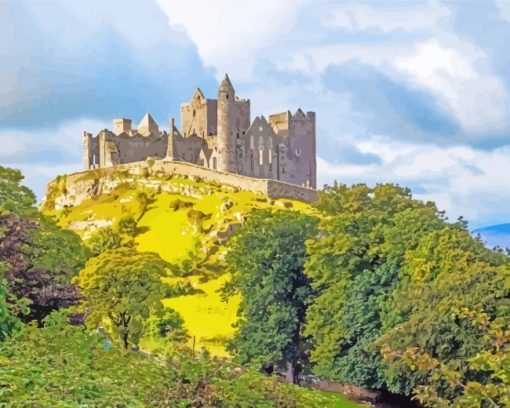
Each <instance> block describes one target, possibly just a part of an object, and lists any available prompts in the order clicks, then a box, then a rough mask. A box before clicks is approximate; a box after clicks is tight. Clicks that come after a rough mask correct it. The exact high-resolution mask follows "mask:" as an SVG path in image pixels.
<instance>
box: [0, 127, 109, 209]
mask: <svg viewBox="0 0 510 408" xmlns="http://www.w3.org/2000/svg"><path fill="white" fill-rule="evenodd" d="M105 127H111V126H110V124H109V123H106V122H103V121H98V120H94V119H79V120H75V121H71V122H67V123H63V124H61V125H60V126H59V127H57V128H52V129H51V128H50V129H44V130H41V129H37V130H35V129H32V130H8V129H2V130H0V163H1V165H2V166H7V167H13V168H17V169H20V170H21V171H22V172H23V174H24V175H25V177H26V180H25V181H26V184H27V185H28V186H29V187H30V188H31V189H32V190H34V192H35V193H36V194H37V197H38V199H39V200H42V198H43V195H44V189H45V186H46V184H47V183H48V182H49V181H50V180H52V179H54V178H55V177H56V176H57V175H59V174H69V173H73V172H77V171H82V170H83V164H82V141H83V139H82V136H83V131H85V130H86V131H89V132H92V133H93V134H97V133H98V132H99V131H100V130H101V129H104V128H105ZM55 155H58V158H57V157H55Z"/></svg>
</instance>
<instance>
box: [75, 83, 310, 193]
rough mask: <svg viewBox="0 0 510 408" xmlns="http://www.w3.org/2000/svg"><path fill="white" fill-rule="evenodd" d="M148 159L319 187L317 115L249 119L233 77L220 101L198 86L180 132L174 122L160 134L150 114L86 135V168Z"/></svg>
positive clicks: (221, 90) (299, 112)
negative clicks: (232, 81) (316, 152)
mask: <svg viewBox="0 0 510 408" xmlns="http://www.w3.org/2000/svg"><path fill="white" fill-rule="evenodd" d="M147 158H160V159H165V160H175V161H185V162H190V163H193V164H198V165H201V166H204V167H207V168H209V169H213V170H217V171H222V172H227V173H233V174H240V175H244V176H248V177H253V178H261V179H272V180H279V181H283V182H286V183H290V184H295V185H298V186H303V187H309V188H313V189H315V188H316V184H317V181H316V158H315V113H314V112H307V113H306V114H305V113H304V112H303V111H302V110H301V109H298V110H297V112H296V113H295V114H292V113H291V112H290V111H287V112H282V113H278V114H274V115H269V120H267V119H266V118H265V117H264V116H257V117H256V118H255V119H254V120H253V121H251V119H250V100H244V99H239V98H238V97H237V96H236V94H235V90H234V87H233V86H232V83H231V82H230V79H229V77H228V75H225V78H224V79H223V81H222V82H221V84H220V87H219V89H218V99H207V98H205V96H204V95H203V93H202V91H200V89H198V88H197V90H196V91H195V93H194V94H193V96H192V98H191V101H190V102H188V103H184V104H182V105H181V130H178V129H177V128H176V127H175V123H174V119H173V118H172V119H171V120H170V127H169V131H168V133H167V132H165V131H161V130H160V129H159V126H158V124H157V123H156V122H155V120H154V119H153V118H152V116H151V115H150V114H146V115H145V116H144V118H143V119H142V121H141V122H140V123H139V124H138V127H137V128H136V129H134V128H133V127H132V122H131V120H130V119H115V120H114V121H113V131H110V130H108V129H104V130H102V131H101V132H99V134H98V135H97V136H95V137H93V136H92V134H91V133H88V132H84V134H83V162H84V167H85V170H90V169H96V168H103V167H109V166H113V165H118V164H125V163H132V162H138V161H143V160H146V159H147Z"/></svg>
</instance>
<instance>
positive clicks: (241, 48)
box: [158, 0, 310, 80]
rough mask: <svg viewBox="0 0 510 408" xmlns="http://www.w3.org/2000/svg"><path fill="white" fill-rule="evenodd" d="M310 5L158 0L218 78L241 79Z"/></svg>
mask: <svg viewBox="0 0 510 408" xmlns="http://www.w3.org/2000/svg"><path fill="white" fill-rule="evenodd" d="M309 2H310V0H294V1H292V2H283V1H274V0H257V1H253V0H247V1H237V0H223V1H210V0H194V1H187V0H180V1H173V0H158V4H159V5H160V6H161V8H162V9H163V10H164V11H165V12H166V14H167V15H168V18H169V20H170V23H171V25H172V26H173V27H181V28H182V29H183V30H185V31H186V32H187V33H188V34H189V36H190V37H191V39H192V40H193V41H194V42H195V44H196V45H197V48H198V52H199V54H200V57H201V58H202V61H203V62H204V64H205V65H207V66H211V67H214V68H215V69H216V72H217V78H218V79H219V78H220V77H221V76H223V75H224V73H225V72H229V73H231V76H232V77H235V78H237V79H241V80H245V79H249V78H250V77H251V75H252V74H253V72H252V68H253V66H254V64H255V61H256V59H257V58H258V57H259V55H258V51H259V50H260V49H263V48H266V47H267V44H270V43H274V42H276V43H277V42H278V39H279V37H280V36H282V35H283V34H285V33H288V32H290V31H291V30H292V28H293V21H294V18H295V16H296V12H297V11H298V10H299V9H300V7H301V6H302V5H303V4H306V3H309ZM240 56H242V57H240Z"/></svg>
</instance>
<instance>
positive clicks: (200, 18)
mask: <svg viewBox="0 0 510 408" xmlns="http://www.w3.org/2000/svg"><path fill="white" fill-rule="evenodd" d="M509 41H510V1H507V0H505V1H503V0H494V1H491V0H485V1H480V2H477V1H474V0H472V1H469V2H467V1H457V2H441V1H416V2H414V1H399V2H393V1H373V2H371V1H363V2H359V1H358V2H349V1H338V0H337V1H322V0H292V1H291V0H288V1H283V0H257V1H251V0H243V1H239V0H215V1H213V0H193V1H189V0H157V1H156V0H155V1H152V0H144V1H133V0H122V1H114V0H112V1H104V0H103V1H97V0H87V1H85V0H74V1H44V0H38V1H35V0H32V1H24V0H3V1H0V165H3V166H10V167H16V168H19V169H21V170H22V171H23V173H24V174H25V176H26V183H27V184H28V185H29V186H30V187H31V188H32V189H33V190H34V191H35V192H36V193H37V195H38V197H39V199H42V197H43V195H44V188H45V185H46V183H47V182H48V181H50V180H51V179H53V178H54V177H56V176H57V175H58V174H64V173H69V172H74V171H80V170H81V169H82V134H83V131H90V132H93V133H97V132H98V131H99V130H101V129H104V128H111V127H112V126H111V123H112V120H113V119H114V118H115V117H129V118H132V119H133V122H134V123H138V121H140V120H141V118H142V117H143V115H144V114H145V113H146V112H150V113H151V114H152V115H153V117H154V118H155V119H156V120H157V121H158V123H159V125H160V127H162V128H164V129H167V128H168V122H169V118H170V117H171V116H176V117H177V116H178V112H179V105H180V104H181V103H182V102H185V101H187V100H189V99H190V98H191V95H192V94H193V91H194V89H195V88H196V87H197V86H198V87H200V88H201V89H202V91H203V92H204V93H205V94H206V96H208V97H210V98H214V97H215V95H216V91H217V87H218V81H219V80H220V79H221V78H222V77H223V76H224V74H225V73H226V72H228V73H229V76H230V78H231V80H232V82H233V84H234V87H235V88H236V92H237V94H238V95H240V96H241V97H243V98H250V99H251V107H252V118H253V117H255V116H256V115H260V114H264V115H268V114H270V113H275V112H280V111H284V110H287V109H290V110H291V111H295V110H297V109H298V108H302V109H303V110H304V111H314V112H316V114H317V149H318V151H317V155H318V157H317V160H318V181H319V185H321V186H322V185H324V184H331V183H332V182H333V181H334V180H338V181H339V182H341V183H346V184H353V183H367V184H370V185H374V184H376V183H381V182H393V183H398V184H400V185H403V186H408V187H410V188H411V189H412V191H413V195H414V196H415V197H416V198H419V199H422V200H433V201H435V202H436V203H437V205H438V207H439V209H440V210H444V211H446V213H447V215H448V217H449V218H450V219H452V220H454V219H456V218H457V217H458V216H460V215H462V216H464V217H465V218H467V219H468V220H469V221H470V226H471V227H472V228H477V227H481V226H485V225H492V224H499V223H505V222H510V205H507V203H508V202H509V201H510V188H509V187H508V175H509V174H510V105H509V104H510V101H509V95H510V69H509V68H510V53H509V52H508V46H507V44H508V42H509ZM176 119H177V122H179V118H178V117H177V118H176Z"/></svg>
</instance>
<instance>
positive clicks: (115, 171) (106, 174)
mask: <svg viewBox="0 0 510 408" xmlns="http://www.w3.org/2000/svg"><path fill="white" fill-rule="evenodd" d="M119 174H122V177H119V176H118V175H119ZM170 175H178V176H185V177H190V178H195V179H196V178H200V179H202V180H203V181H205V182H208V183H219V184H220V185H221V186H223V187H227V188H228V187H231V188H238V189H241V190H247V191H252V192H254V193H256V194H261V195H263V196H267V197H270V198H274V199H277V198H288V199H297V200H302V201H306V202H314V201H317V192H316V191H315V190H312V189H309V188H304V187H300V186H295V185H290V184H286V183H282V182H279V181H277V180H266V179H256V178H251V177H245V176H240V175H236V174H231V173H223V172H218V171H215V170H210V169H207V168H205V167H202V166H198V165H194V164H191V163H186V162H176V161H166V160H156V161H155V162H154V163H148V162H138V163H129V164H121V165H118V166H113V167H105V168H100V169H97V170H93V171H85V172H80V173H74V174H70V175H68V176H67V177H66V178H65V190H64V191H65V193H64V194H63V195H61V196H59V197H56V198H55V197H52V198H51V200H52V201H53V200H54V204H52V205H54V206H55V208H56V209H61V208H64V207H65V206H73V205H79V204H80V203H81V202H83V201H84V200H86V199H89V198H93V197H94V196H97V195H99V194H101V193H109V192H111V191H112V190H114V189H115V188H116V187H118V186H119V185H120V184H121V183H125V182H130V183H133V184H135V185H136V184H137V183H139V184H140V185H141V186H144V187H152V188H154V189H158V190H161V191H166V190H167V189H168V188H169V183H167V182H166V176H170ZM52 188H53V186H52V183H50V184H49V185H48V188H47V194H46V199H48V197H49V195H50V191H51V189H52ZM168 191H170V190H168ZM47 204H48V203H45V205H47Z"/></svg>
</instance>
